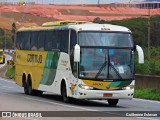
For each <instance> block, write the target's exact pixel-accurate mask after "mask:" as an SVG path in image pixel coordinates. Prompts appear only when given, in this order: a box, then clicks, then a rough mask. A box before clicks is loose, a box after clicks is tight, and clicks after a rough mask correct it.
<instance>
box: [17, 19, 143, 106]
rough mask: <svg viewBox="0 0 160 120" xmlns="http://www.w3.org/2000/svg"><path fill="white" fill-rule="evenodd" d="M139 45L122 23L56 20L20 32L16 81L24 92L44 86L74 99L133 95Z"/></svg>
mask: <svg viewBox="0 0 160 120" xmlns="http://www.w3.org/2000/svg"><path fill="white" fill-rule="evenodd" d="M135 50H137V51H138V56H139V63H143V62H144V55H143V50H142V48H141V47H140V46H135V45H134V43H133V38H132V33H131V31H130V30H129V29H128V28H126V27H122V26H116V25H111V24H94V23H87V22H83V21H57V22H49V23H44V24H43V25H42V26H41V27H34V26H32V27H23V28H20V29H19V30H18V31H17V39H16V57H15V80H16V83H17V84H18V85H20V86H22V87H24V92H25V94H30V95H33V94H42V93H43V92H44V91H46V92H53V93H55V94H58V95H62V97H63V100H64V101H65V102H70V101H71V99H70V98H76V99H88V100H96V99H101V100H104V99H105V100H108V103H109V105H116V104H117V103H118V101H119V99H132V98H133V95H134V86H135V79H134V78H135V61H134V55H135Z"/></svg>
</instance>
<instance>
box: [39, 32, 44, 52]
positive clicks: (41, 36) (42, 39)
mask: <svg viewBox="0 0 160 120" xmlns="http://www.w3.org/2000/svg"><path fill="white" fill-rule="evenodd" d="M44 41H45V31H40V32H38V50H39V51H44Z"/></svg>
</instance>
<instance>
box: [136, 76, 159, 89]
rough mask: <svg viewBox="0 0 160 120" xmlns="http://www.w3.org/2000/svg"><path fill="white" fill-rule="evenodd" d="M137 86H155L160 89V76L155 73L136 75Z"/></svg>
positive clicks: (154, 87)
mask: <svg viewBox="0 0 160 120" xmlns="http://www.w3.org/2000/svg"><path fill="white" fill-rule="evenodd" d="M135 87H136V88H153V89H156V90H157V91H160V76H153V75H136V78H135Z"/></svg>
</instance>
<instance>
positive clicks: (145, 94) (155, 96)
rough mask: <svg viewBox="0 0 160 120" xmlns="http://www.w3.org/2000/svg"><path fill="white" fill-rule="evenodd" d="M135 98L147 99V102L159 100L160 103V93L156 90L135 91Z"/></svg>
mask: <svg viewBox="0 0 160 120" xmlns="http://www.w3.org/2000/svg"><path fill="white" fill-rule="evenodd" d="M134 97H136V98H141V99H147V100H157V101H160V92H157V91H156V90H155V89H149V88H148V89H135V92H134Z"/></svg>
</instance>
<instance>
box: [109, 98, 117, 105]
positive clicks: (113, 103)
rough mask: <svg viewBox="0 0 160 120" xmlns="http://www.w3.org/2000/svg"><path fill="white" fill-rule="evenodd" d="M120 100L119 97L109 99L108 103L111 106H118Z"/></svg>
mask: <svg viewBox="0 0 160 120" xmlns="http://www.w3.org/2000/svg"><path fill="white" fill-rule="evenodd" d="M118 101H119V99H108V104H109V105H110V106H116V105H117V103H118Z"/></svg>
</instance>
